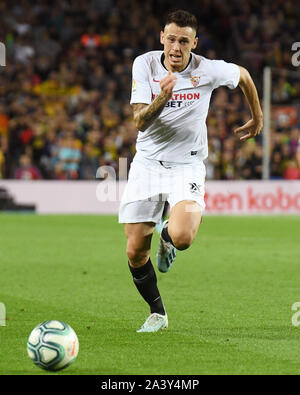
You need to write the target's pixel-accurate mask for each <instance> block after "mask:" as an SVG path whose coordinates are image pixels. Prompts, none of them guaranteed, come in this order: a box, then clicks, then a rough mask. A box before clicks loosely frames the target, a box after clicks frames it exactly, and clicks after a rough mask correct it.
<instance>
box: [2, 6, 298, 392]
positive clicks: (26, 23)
mask: <svg viewBox="0 0 300 395" xmlns="http://www.w3.org/2000/svg"><path fill="white" fill-rule="evenodd" d="M183 4H184V6H185V3H183V2H179V1H175V0H173V1H169V0H166V1H158V0H157V1H154V0H153V1H149V0H144V1H143V2H140V1H137V0H136V1H133V0H93V1H92V0H86V1H81V0H77V1H69V0H61V1H56V2H53V1H46V0H43V1H41V0H39V1H25V0H21V1H20V0H18V1H17V0H12V1H9V2H0V20H1V23H0V41H1V42H4V43H5V45H6V55H7V62H6V63H7V65H6V66H5V67H0V170H1V171H0V173H1V176H0V178H1V177H2V178H4V179H0V345H1V356H3V358H0V375H1V374H14V375H15V374H27V375H37V374H47V373H48V374H51V373H49V372H44V371H42V370H39V369H38V368H37V367H36V366H34V365H33V363H32V362H31V361H30V360H29V358H28V356H27V352H26V341H27V339H28V336H29V334H30V332H31V331H32V329H33V328H34V327H35V326H36V325H37V324H39V323H40V322H42V321H45V320H49V319H53V318H54V319H58V320H62V321H65V322H67V323H68V324H70V325H71V326H72V327H73V328H74V330H75V331H76V333H77V335H78V338H79V342H80V351H79V355H78V358H77V360H76V362H75V363H74V365H72V366H70V367H69V368H68V369H66V370H65V371H62V372H61V373H59V374H66V375H69V374H70V375H78V374H80V375H84V374H96V375H99V374H110V375H119V374H135V375H139V374H141V375H144V374H148V375H151V374H158V375H161V374H176V375H179V374H197V375H198V374H247V375H249V374H272V375H274V374H297V375H298V374H299V366H300V357H299V327H296V326H299V325H300V320H299V319H298V320H295V318H297V317H299V310H298V311H297V312H295V309H294V308H293V306H295V303H296V304H297V302H298V301H299V282H300V272H299V227H300V216H299V213H300V187H299V185H300V181H299V180H298V181H296V180H295V179H297V178H299V155H300V154H299V150H298V148H297V146H298V141H299V101H300V87H299V82H300V80H299V68H298V69H297V68H296V67H295V66H293V65H292V63H291V57H292V55H293V52H292V51H291V47H292V43H293V42H296V41H298V42H300V37H299V28H298V26H299V20H300V7H299V2H298V1H289V0H287V1H286V0H272V1H267V0H262V1H258V0H257V1H256V0H253V1H250V0H249V1H240V0H236V1H234V0H231V1H229V0H227V1H226V0H197V1H194V0H190V1H189V2H186V5H187V8H188V9H189V10H190V11H192V12H194V13H195V14H196V15H197V16H198V18H199V23H200V29H199V46H198V48H197V52H198V53H200V54H202V55H204V56H207V57H210V58H219V59H222V58H223V59H225V60H227V61H233V62H235V63H238V64H240V65H243V66H245V67H246V68H247V69H249V71H250V72H251V74H252V76H253V78H254V80H255V83H256V85H257V88H258V91H259V95H260V98H262V97H263V70H264V67H265V66H271V67H272V70H274V73H273V78H272V83H273V84H272V102H273V111H274V112H273V114H272V128H271V130H272V136H271V137H272V144H271V159H272V161H271V163H272V166H271V178H272V180H270V181H266V180H264V181H261V180H260V178H261V176H262V149H261V144H262V136H259V137H257V138H256V139H255V140H250V141H248V142H247V143H243V144H241V143H240V142H239V140H238V139H237V138H235V137H234V136H233V134H232V130H233V128H234V127H235V126H236V125H240V124H242V123H243V122H244V121H245V120H247V119H248V116H249V112H248V111H249V110H248V107H247V105H246V104H245V101H244V99H243V96H242V95H241V92H240V90H239V88H237V89H236V90H235V91H230V90H228V89H222V88H220V89H218V90H216V91H215V93H214V95H213V97H212V102H211V107H210V112H209V116H208V119H207V123H208V133H209V143H210V154H209V159H208V161H207V169H208V181H207V193H206V196H207V208H206V212H207V213H210V212H213V213H216V214H223V213H226V214H228V213H229V214H232V213H233V214H247V215H234V216H227V215H226V216H222V215H216V216H212V215H210V216H205V218H204V221H203V223H202V225H201V227H200V230H199V233H198V235H197V238H196V239H195V242H194V243H193V246H192V247H191V248H190V249H189V250H187V251H185V252H184V253H182V254H180V252H178V257H177V262H176V264H175V265H174V268H172V272H171V273H170V274H169V275H167V276H164V275H163V274H161V273H159V272H158V271H156V273H157V278H158V281H159V284H160V288H161V293H162V295H163V299H164V303H165V304H166V306H167V309H168V317H169V329H168V331H166V332H167V333H166V332H165V331H164V332H162V333H159V334H157V336H156V335H155V334H154V336H151V339H150V341H149V337H147V336H144V337H139V336H137V334H136V332H135V331H136V329H137V328H138V327H139V326H140V324H141V323H142V322H144V319H145V315H146V314H147V309H145V304H144V302H143V301H142V300H141V299H140V298H139V297H138V295H137V291H136V289H135V287H134V286H133V284H132V279H131V277H130V275H129V272H128V267H127V257H126V253H125V251H126V238H125V236H124V230H123V227H122V226H120V225H118V223H117V216H116V213H117V209H118V201H115V202H103V203H102V202H100V203H99V201H97V199H96V197H95V191H96V189H97V188H98V186H101V185H103V184H104V183H103V182H99V181H96V182H95V174H96V170H97V168H98V167H99V166H101V165H111V166H113V167H114V168H115V169H116V174H117V175H118V174H119V173H118V164H119V157H125V158H128V161H127V163H128V164H129V163H130V160H131V158H132V157H133V155H134V150H135V138H136V133H137V131H136V128H135V127H134V124H133V122H132V112H131V108H130V106H129V96H130V88H131V66H132V61H133V59H134V57H135V56H137V55H138V54H140V53H143V52H145V51H148V50H152V49H159V48H161V45H160V44H159V41H158V38H159V31H160V29H161V24H162V23H163V21H164V17H165V15H166V13H167V12H168V11H169V9H170V8H173V7H183ZM275 70H276V72H275ZM66 158H69V159H70V158H71V161H69V166H66V163H65V162H64V160H65V159H66ZM72 158H73V159H72ZM15 178H18V179H15ZM39 178H42V180H36V179H39ZM20 179H23V180H20ZM30 179H33V181H32V182H31V181H27V180H30ZM291 179H292V180H291ZM63 180H65V181H63ZM224 180H226V181H224ZM122 182H123V181H122ZM119 184H120V183H118V185H119ZM110 204H111V205H112V209H111V211H110ZM35 208H36V212H38V213H42V214H44V215H20V214H19V213H15V212H13V213H11V212H10V213H7V212H6V211H22V214H23V212H24V211H30V210H32V211H34V210H35ZM88 210H90V211H88ZM102 210H103V212H105V213H106V214H109V213H110V214H112V215H82V214H84V213H85V214H95V213H99V212H100V211H101V212H102ZM57 213H60V214H64V213H67V214H71V215H53V214H57ZM78 213H80V214H81V215H72V214H78ZM257 213H259V214H276V215H270V216H268V217H267V216H259V215H251V214H257ZM47 214H51V215H47ZM249 214H250V215H249ZM278 214H289V215H278ZM295 214H296V215H295ZM158 238H159V235H158V233H157V232H154V235H153V249H152V254H151V255H152V256H151V259H152V262H155V254H156V248H157V245H158ZM299 305H300V304H299ZM1 306H5V308H6V316H5V317H3V315H2V314H1ZM296 314H297V315H296ZM292 317H294V320H293V322H292V321H291V319H292ZM295 321H296V322H295ZM3 325H5V326H3ZM170 350H172V352H171V353H170ZM149 355H151V357H150V358H149ZM72 382H73V383H76V380H75V381H74V380H73V381H72ZM97 383H100V380H99V382H98V377H97ZM90 386H91V383H90V382H89V383H87V388H88V387H90ZM98 389H99V386H98Z"/></svg>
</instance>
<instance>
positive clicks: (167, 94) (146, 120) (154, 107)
mask: <svg viewBox="0 0 300 395" xmlns="http://www.w3.org/2000/svg"><path fill="white" fill-rule="evenodd" d="M176 79H177V78H176V76H174V75H173V74H172V73H171V72H170V71H169V73H168V75H167V76H166V77H165V78H163V79H162V80H161V81H160V88H161V92H160V94H159V95H158V96H157V97H156V99H155V100H153V102H152V103H151V104H144V103H135V104H133V105H132V108H133V119H134V122H135V126H136V127H137V129H138V130H140V131H141V132H144V131H145V130H146V129H147V128H148V127H149V126H150V125H151V124H152V123H153V122H154V121H155V119H156V118H157V117H158V116H159V115H160V113H161V112H162V110H163V109H164V107H165V105H166V104H167V102H168V101H169V100H170V98H171V97H172V94H173V88H174V86H175V84H176Z"/></svg>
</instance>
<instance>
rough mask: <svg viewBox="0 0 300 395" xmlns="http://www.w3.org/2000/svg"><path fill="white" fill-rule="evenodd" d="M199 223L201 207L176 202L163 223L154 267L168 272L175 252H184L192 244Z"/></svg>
mask: <svg viewBox="0 0 300 395" xmlns="http://www.w3.org/2000/svg"><path fill="white" fill-rule="evenodd" d="M200 223H201V207H200V206H199V204H198V203H196V202H194V201H189V200H184V201H180V202H178V203H177V204H176V205H175V206H174V207H173V208H172V209H171V213H170V217H169V220H167V221H165V222H164V223H163V227H162V231H161V236H160V241H159V246H158V251H157V255H156V265H157V267H158V270H159V271H160V272H162V273H166V272H168V271H169V270H170V269H171V267H172V265H173V263H174V262H175V258H176V250H185V249H187V248H188V247H189V246H190V245H191V244H192V242H193V240H194V238H195V236H196V234H197V232H198V228H199V225H200Z"/></svg>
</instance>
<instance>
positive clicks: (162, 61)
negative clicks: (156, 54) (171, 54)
mask: <svg viewBox="0 0 300 395" xmlns="http://www.w3.org/2000/svg"><path fill="white" fill-rule="evenodd" d="M191 60H192V54H190V59H189V62H188V64H187V65H186V67H185V68H184V69H183V70H181V71H180V72H179V73H183V72H184V71H185V70H186V69H187V68H188V67H189V65H190V64H191ZM164 61H165V54H164V52H163V53H162V54H161V57H160V62H161V64H162V66H163V68H164V69H166V70H167V71H168V69H167V68H166V66H165V64H164Z"/></svg>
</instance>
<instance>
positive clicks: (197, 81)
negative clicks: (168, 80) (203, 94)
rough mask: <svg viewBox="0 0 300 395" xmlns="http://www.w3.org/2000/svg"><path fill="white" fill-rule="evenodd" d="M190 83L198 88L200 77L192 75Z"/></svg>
mask: <svg viewBox="0 0 300 395" xmlns="http://www.w3.org/2000/svg"><path fill="white" fill-rule="evenodd" d="M191 83H192V85H193V86H194V87H195V88H196V86H198V85H199V83H200V77H198V76H196V75H194V76H193V77H191Z"/></svg>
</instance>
